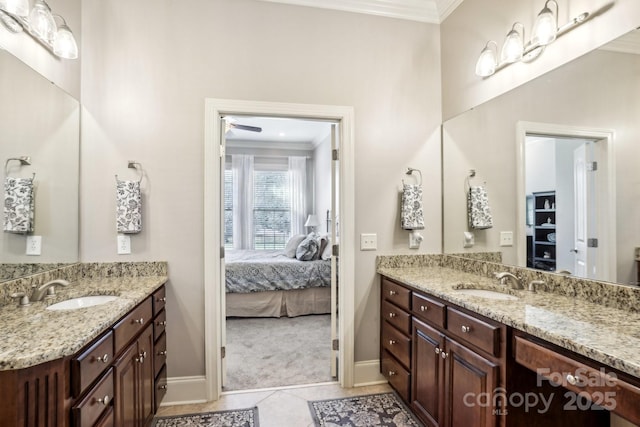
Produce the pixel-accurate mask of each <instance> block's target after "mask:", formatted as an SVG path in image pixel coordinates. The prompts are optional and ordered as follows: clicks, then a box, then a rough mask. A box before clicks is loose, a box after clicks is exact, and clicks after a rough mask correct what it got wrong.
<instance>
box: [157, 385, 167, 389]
mask: <svg viewBox="0 0 640 427" xmlns="http://www.w3.org/2000/svg"><path fill="white" fill-rule="evenodd" d="M168 388H169V386H167V385H166V384H162V385H159V386H158V390H166V389H168Z"/></svg>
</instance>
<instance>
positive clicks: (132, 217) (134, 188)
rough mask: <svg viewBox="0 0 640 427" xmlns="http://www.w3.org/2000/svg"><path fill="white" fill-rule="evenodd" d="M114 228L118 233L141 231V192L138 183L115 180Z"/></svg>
mask: <svg viewBox="0 0 640 427" xmlns="http://www.w3.org/2000/svg"><path fill="white" fill-rule="evenodd" d="M116 183H117V185H116V193H117V203H116V205H117V206H116V228H117V231H118V233H139V232H140V231H142V192H141V190H140V181H120V180H116Z"/></svg>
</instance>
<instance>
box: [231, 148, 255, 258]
mask: <svg viewBox="0 0 640 427" xmlns="http://www.w3.org/2000/svg"><path fill="white" fill-rule="evenodd" d="M231 170H232V172H233V248H234V249H253V156H252V155H247V154H234V155H232V156H231Z"/></svg>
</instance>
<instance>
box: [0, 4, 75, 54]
mask: <svg viewBox="0 0 640 427" xmlns="http://www.w3.org/2000/svg"><path fill="white" fill-rule="evenodd" d="M0 21H2V23H3V24H4V26H5V28H7V29H8V30H9V31H11V32H12V33H20V32H23V31H24V32H25V33H27V34H29V35H30V36H31V37H32V38H33V39H34V40H35V41H37V42H38V43H40V44H41V45H42V46H44V47H45V48H46V49H47V50H48V51H49V52H51V53H52V54H54V55H55V56H57V57H59V58H64V59H76V58H77V57H78V44H77V43H76V39H75V37H74V36H73V33H72V32H71V29H69V26H68V25H67V23H66V21H65V20H64V18H63V17H62V16H60V15H55V14H53V13H52V12H51V8H50V7H49V5H48V4H47V2H46V1H45V0H35V2H34V4H33V7H32V8H31V9H29V0H0Z"/></svg>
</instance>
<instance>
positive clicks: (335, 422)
mask: <svg viewBox="0 0 640 427" xmlns="http://www.w3.org/2000/svg"><path fill="white" fill-rule="evenodd" d="M309 407H310V409H311V415H312V416H313V420H314V422H315V423H316V426H323V427H334V426H353V427H370V426H383V427H421V426H422V424H420V422H418V420H417V419H416V418H415V417H414V416H413V414H412V413H411V412H410V411H409V409H407V407H406V406H405V405H404V404H403V403H402V402H401V401H400V398H398V396H396V395H395V394H394V393H382V394H371V395H368V396H356V397H348V398H344V399H329V400H316V401H311V402H309Z"/></svg>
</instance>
